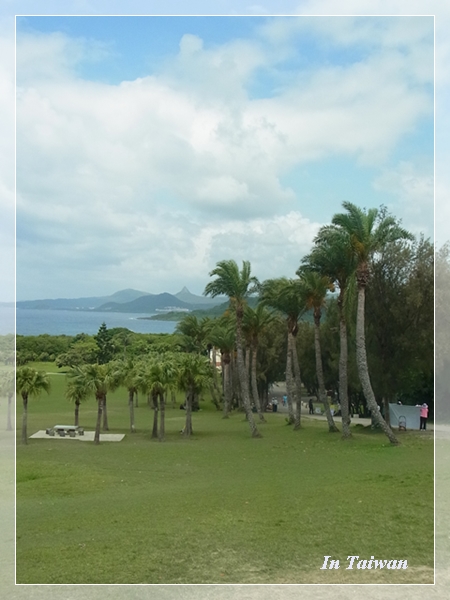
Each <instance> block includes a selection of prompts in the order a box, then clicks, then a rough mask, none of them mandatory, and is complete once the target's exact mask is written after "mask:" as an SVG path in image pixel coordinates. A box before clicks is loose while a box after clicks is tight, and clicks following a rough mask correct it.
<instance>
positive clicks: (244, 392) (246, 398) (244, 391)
mask: <svg viewBox="0 0 450 600" xmlns="http://www.w3.org/2000/svg"><path fill="white" fill-rule="evenodd" d="M236 348H237V368H238V374H239V382H240V387H241V396H242V403H243V405H244V410H245V416H246V417H247V421H248V424H249V427H250V431H251V435H252V437H254V438H259V437H262V436H261V434H260V433H259V431H258V428H257V427H256V423H255V419H254V418H253V413H252V409H251V407H250V393H249V389H248V377H247V370H246V368H245V362H244V354H243V350H242V315H241V314H240V311H236Z"/></svg>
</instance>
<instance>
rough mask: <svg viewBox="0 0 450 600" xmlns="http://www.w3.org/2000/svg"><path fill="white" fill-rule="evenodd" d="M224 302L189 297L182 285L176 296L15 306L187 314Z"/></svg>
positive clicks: (129, 293)
mask: <svg viewBox="0 0 450 600" xmlns="http://www.w3.org/2000/svg"><path fill="white" fill-rule="evenodd" d="M221 302H223V299H221V298H205V297H204V296H197V295H195V294H192V293H191V292H190V291H189V290H188V288H187V287H186V286H184V287H183V288H182V289H181V290H180V291H179V292H178V293H177V294H170V293H168V292H162V293H161V294H151V293H149V292H143V291H140V290H135V289H132V288H126V289H123V290H119V291H118V292H114V294H111V295H109V296H86V297H81V298H45V299H38V300H20V301H18V302H17V303H16V307H17V308H20V309H38V310H81V311H101V312H130V313H132V312H135V313H148V312H155V311H162V312H165V311H168V310H169V309H179V310H182V311H190V310H195V309H198V308H207V307H213V306H216V305H217V304H220V303H221Z"/></svg>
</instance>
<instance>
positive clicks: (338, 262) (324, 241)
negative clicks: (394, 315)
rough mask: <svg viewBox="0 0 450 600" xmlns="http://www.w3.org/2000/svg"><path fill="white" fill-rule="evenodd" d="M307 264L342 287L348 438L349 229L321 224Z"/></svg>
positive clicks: (342, 384) (342, 392) (345, 428)
mask: <svg viewBox="0 0 450 600" xmlns="http://www.w3.org/2000/svg"><path fill="white" fill-rule="evenodd" d="M302 262H303V263H304V264H305V265H308V268H310V269H315V270H317V271H318V272H319V273H321V274H323V275H326V276H328V277H329V278H330V280H331V281H333V282H334V283H335V284H336V285H337V286H338V288H339V296H338V299H337V305H338V311H339V343H340V350H339V402H340V405H341V414H342V437H343V438H344V439H348V438H350V437H351V432H350V411H349V403H348V345H347V314H348V308H349V305H350V302H349V300H350V299H351V298H350V296H349V294H350V295H351V289H352V287H353V286H352V284H351V283H352V281H353V274H354V272H355V269H356V260H355V257H354V254H353V252H352V251H351V247H350V241H349V237H348V234H347V232H345V231H342V230H340V229H339V228H338V227H336V226H335V225H327V226H325V227H322V228H321V229H320V230H319V232H318V234H317V236H316V237H315V239H314V247H313V249H312V251H311V253H310V254H308V255H307V256H305V257H304V258H303V259H302Z"/></svg>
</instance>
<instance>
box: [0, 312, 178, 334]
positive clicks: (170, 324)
mask: <svg viewBox="0 0 450 600" xmlns="http://www.w3.org/2000/svg"><path fill="white" fill-rule="evenodd" d="M6 308H8V309H9V307H4V306H0V329H4V328H5V327H2V325H3V323H5V325H6V329H7V328H8V327H9V325H7V315H6V313H5V314H3V313H4V311H5V309H6ZM10 311H11V315H10V317H9V318H10V319H11V320H12V331H11V332H10V331H3V332H2V333H3V335H4V334H5V333H12V332H13V331H14V308H10ZM143 316H151V315H142V314H131V313H113V312H94V311H92V312H87V311H81V310H80V311H78V310H39V309H34V308H29V309H28V308H20V309H17V311H16V326H17V330H16V333H17V334H18V335H40V334H42V333H48V334H49V335H76V334H77V333H87V334H89V335H93V334H95V333H97V331H98V328H99V327H100V325H101V324H102V323H103V322H105V323H106V326H107V327H108V329H112V328H113V327H126V328H127V329H129V330H130V331H134V332H135V333H173V332H174V330H175V327H176V322H174V321H149V320H142V319H138V317H143Z"/></svg>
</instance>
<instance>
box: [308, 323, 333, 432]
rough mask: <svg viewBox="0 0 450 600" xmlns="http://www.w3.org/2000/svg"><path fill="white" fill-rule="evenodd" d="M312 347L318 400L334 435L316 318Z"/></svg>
mask: <svg viewBox="0 0 450 600" xmlns="http://www.w3.org/2000/svg"><path fill="white" fill-rule="evenodd" d="M314 347H315V350H316V374H317V383H318V385H319V398H320V401H321V402H322V404H323V405H324V407H325V415H326V417H327V422H328V431H329V432H330V433H334V432H336V431H339V429H338V428H337V427H336V424H335V422H334V419H333V415H332V414H331V410H330V405H329V403H328V398H327V392H326V390H325V382H324V378H323V367H322V352H321V348H320V322H319V320H318V319H317V318H314Z"/></svg>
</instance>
